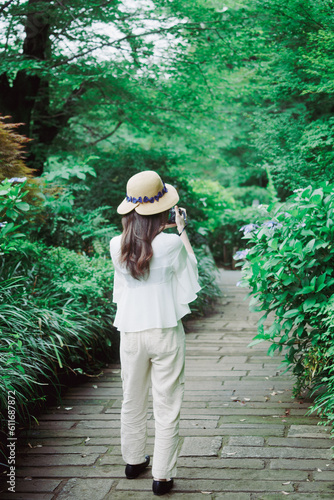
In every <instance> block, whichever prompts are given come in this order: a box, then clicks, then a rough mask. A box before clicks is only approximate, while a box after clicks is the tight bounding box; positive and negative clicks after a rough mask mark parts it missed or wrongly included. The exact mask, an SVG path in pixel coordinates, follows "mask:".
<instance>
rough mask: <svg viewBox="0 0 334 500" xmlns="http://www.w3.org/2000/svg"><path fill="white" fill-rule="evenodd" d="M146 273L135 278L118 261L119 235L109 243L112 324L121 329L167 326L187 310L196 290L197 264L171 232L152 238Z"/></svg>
mask: <svg viewBox="0 0 334 500" xmlns="http://www.w3.org/2000/svg"><path fill="white" fill-rule="evenodd" d="M152 249H153V257H152V259H151V260H150V267H149V274H148V276H147V277H145V278H141V279H135V278H133V277H132V275H131V274H130V271H129V270H128V269H127V267H126V266H125V265H124V264H120V251H121V236H116V237H115V238H113V239H112V240H111V242H110V252H111V257H112V260H113V264H114V267H115V285H114V301H115V302H117V314H116V318H115V322H114V325H115V326H116V327H117V328H118V329H119V330H121V331H141V330H146V329H148V328H169V327H173V326H176V324H177V322H178V320H179V319H180V318H182V317H183V316H184V315H185V314H188V313H189V312H190V309H189V306H188V303H189V302H192V301H193V300H195V298H196V297H197V295H196V292H198V291H199V285H198V283H197V265H196V264H197V263H196V258H195V256H194V255H190V254H189V253H188V252H187V250H186V249H185V247H184V245H183V243H182V241H181V239H180V238H179V237H178V236H177V235H175V234H166V233H163V232H162V233H159V234H158V235H157V236H156V237H155V238H154V239H153V241H152Z"/></svg>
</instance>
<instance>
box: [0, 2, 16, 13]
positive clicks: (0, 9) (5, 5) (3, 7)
mask: <svg viewBox="0 0 334 500" xmlns="http://www.w3.org/2000/svg"><path fill="white" fill-rule="evenodd" d="M13 2H14V0H8V2H6V3H5V4H4V5H2V6H1V7H0V14H2V13H3V11H4V10H5V9H7V7H8V6H9V5H10V4H11V3H13Z"/></svg>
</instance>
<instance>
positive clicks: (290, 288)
mask: <svg viewBox="0 0 334 500" xmlns="http://www.w3.org/2000/svg"><path fill="white" fill-rule="evenodd" d="M269 208H270V209H271V210H270V211H269V212H268V216H269V213H270V214H271V220H267V221H265V222H264V223H262V225H260V226H259V227H256V226H255V225H254V226H253V227H252V228H250V230H249V231H248V232H247V234H246V235H245V237H246V238H247V239H248V241H249V244H250V249H249V251H248V253H247V255H246V256H245V258H246V262H245V264H244V266H243V285H245V286H250V287H251V289H252V291H251V295H252V296H253V297H252V299H251V301H250V306H251V309H252V310H256V311H265V314H264V315H263V316H262V318H261V320H260V321H259V326H258V332H259V333H258V335H257V336H256V337H255V339H254V341H253V344H255V343H257V342H261V341H263V340H269V341H270V342H271V346H270V347H269V351H268V354H270V355H273V354H274V352H275V351H279V352H281V351H282V350H283V349H284V351H285V364H286V365H287V367H288V368H292V369H293V373H294V374H295V375H296V377H297V383H296V388H295V393H299V392H300V391H301V390H302V389H303V388H312V387H313V388H315V387H319V385H321V386H322V388H323V390H324V391H325V393H324V394H322V396H321V398H322V399H319V398H318V397H317V399H316V400H315V405H316V408H317V409H318V411H319V412H320V413H322V414H323V415H325V416H326V417H327V419H332V420H333V393H332V392H331V391H332V390H333V380H334V379H333V377H334V375H333V364H334V314H333V300H334V295H333V294H334V277H333V270H334V247H333V237H334V185H329V184H328V183H325V184H322V185H321V186H320V187H319V188H317V189H314V188H312V187H311V186H308V187H307V188H305V189H300V190H298V191H297V192H296V194H295V195H293V196H292V197H291V198H290V199H289V200H288V201H287V202H286V203H285V204H284V205H279V204H277V205H274V206H273V207H269ZM271 311H273V312H274V313H275V320H274V322H273V324H272V325H271V326H270V327H269V328H268V329H264V326H263V322H264V320H265V319H266V318H267V315H268V313H269V312H271ZM320 403H321V405H320Z"/></svg>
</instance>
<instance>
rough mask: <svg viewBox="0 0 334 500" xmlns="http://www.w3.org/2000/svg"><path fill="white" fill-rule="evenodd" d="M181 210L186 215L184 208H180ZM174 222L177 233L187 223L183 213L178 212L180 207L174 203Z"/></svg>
mask: <svg viewBox="0 0 334 500" xmlns="http://www.w3.org/2000/svg"><path fill="white" fill-rule="evenodd" d="M181 210H183V211H184V213H185V214H186V216H187V212H186V210H185V209H184V208H182V209H181ZM175 223H176V227H177V230H178V232H179V233H181V232H182V231H183V230H184V228H185V227H186V225H187V224H186V221H185V220H184V216H183V213H182V214H180V209H179V207H178V206H177V205H175Z"/></svg>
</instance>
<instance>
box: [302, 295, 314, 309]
mask: <svg viewBox="0 0 334 500" xmlns="http://www.w3.org/2000/svg"><path fill="white" fill-rule="evenodd" d="M316 301H317V299H316V298H315V297H309V298H308V299H306V300H305V302H304V303H303V310H304V311H308V310H310V309H312V308H313V306H314V305H315V303H316Z"/></svg>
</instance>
